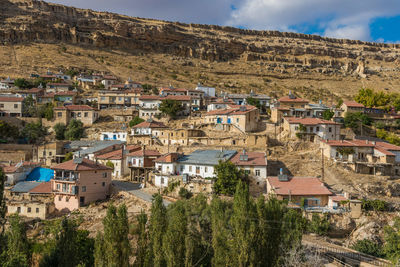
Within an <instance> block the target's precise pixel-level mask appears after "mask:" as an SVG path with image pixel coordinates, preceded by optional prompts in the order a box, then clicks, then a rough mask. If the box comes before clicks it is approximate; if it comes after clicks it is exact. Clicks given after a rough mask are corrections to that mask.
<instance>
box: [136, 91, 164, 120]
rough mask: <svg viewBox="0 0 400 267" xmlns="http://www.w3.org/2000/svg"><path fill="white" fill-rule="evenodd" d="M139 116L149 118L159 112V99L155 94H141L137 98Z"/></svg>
mask: <svg viewBox="0 0 400 267" xmlns="http://www.w3.org/2000/svg"><path fill="white" fill-rule="evenodd" d="M139 101H140V103H139V117H140V118H143V119H150V118H152V117H154V116H155V115H158V114H160V113H161V112H160V111H159V110H158V108H159V106H160V103H161V100H160V97H159V96H156V95H143V96H141V97H140V98H139Z"/></svg>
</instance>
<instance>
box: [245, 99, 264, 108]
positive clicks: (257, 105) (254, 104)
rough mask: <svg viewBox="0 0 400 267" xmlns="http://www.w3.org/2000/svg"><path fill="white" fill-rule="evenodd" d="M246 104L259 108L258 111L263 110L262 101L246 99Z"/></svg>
mask: <svg viewBox="0 0 400 267" xmlns="http://www.w3.org/2000/svg"><path fill="white" fill-rule="evenodd" d="M246 103H247V104H249V105H252V106H255V107H257V108H258V109H261V104H260V100H258V99H257V98H254V97H248V98H246Z"/></svg>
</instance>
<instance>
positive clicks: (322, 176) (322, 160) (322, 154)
mask: <svg viewBox="0 0 400 267" xmlns="http://www.w3.org/2000/svg"><path fill="white" fill-rule="evenodd" d="M321 181H322V182H325V159H324V149H323V148H321Z"/></svg>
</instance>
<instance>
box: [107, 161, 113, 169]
mask: <svg viewBox="0 0 400 267" xmlns="http://www.w3.org/2000/svg"><path fill="white" fill-rule="evenodd" d="M106 166H107V167H110V168H112V169H113V170H114V163H112V162H111V161H107V162H106Z"/></svg>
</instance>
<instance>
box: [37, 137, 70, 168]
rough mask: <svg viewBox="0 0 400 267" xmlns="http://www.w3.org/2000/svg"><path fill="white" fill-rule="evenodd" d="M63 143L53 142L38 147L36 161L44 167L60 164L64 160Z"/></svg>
mask: <svg viewBox="0 0 400 267" xmlns="http://www.w3.org/2000/svg"><path fill="white" fill-rule="evenodd" d="M65 144H67V142H65V141H55V142H51V143H47V144H44V145H41V146H39V147H38V154H37V158H38V161H39V162H40V163H42V164H44V165H46V166H51V165H53V164H56V163H61V162H62V161H63V160H64V158H65V149H64V146H65Z"/></svg>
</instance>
